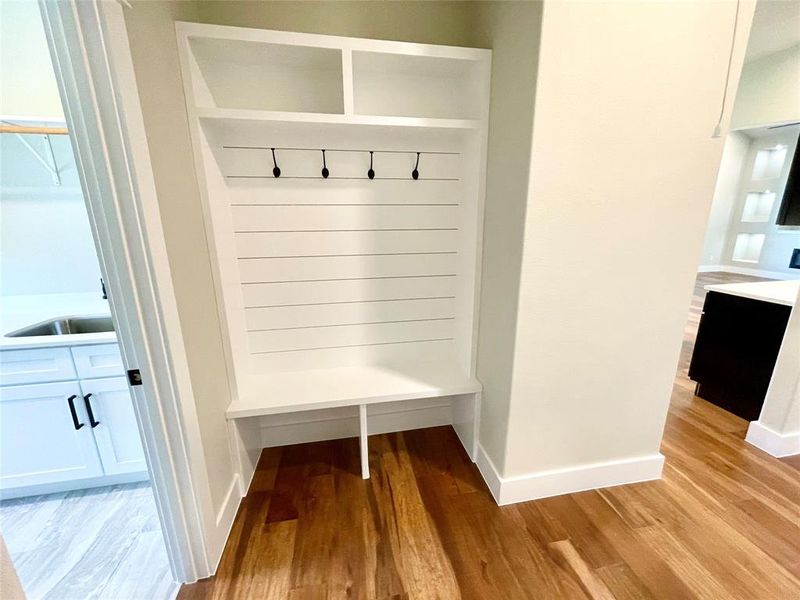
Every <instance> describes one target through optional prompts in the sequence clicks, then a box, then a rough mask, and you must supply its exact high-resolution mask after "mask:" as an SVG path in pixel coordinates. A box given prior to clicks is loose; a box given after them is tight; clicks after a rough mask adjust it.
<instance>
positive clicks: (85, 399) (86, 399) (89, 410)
mask: <svg viewBox="0 0 800 600" xmlns="http://www.w3.org/2000/svg"><path fill="white" fill-rule="evenodd" d="M91 397H92V395H91V394H86V395H85V396H84V397H83V403H84V404H85V405H86V412H87V413H88V415H89V424H90V425H91V426H92V429H94V428H95V427H97V426H98V425H100V421H95V420H94V413H93V412H92V403H91V401H90V400H89V398H91Z"/></svg>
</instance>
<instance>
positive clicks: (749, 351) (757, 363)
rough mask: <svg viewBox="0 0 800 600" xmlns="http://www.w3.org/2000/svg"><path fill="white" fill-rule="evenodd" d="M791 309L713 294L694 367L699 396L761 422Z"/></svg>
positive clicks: (705, 309)
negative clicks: (763, 407) (768, 388)
mask: <svg viewBox="0 0 800 600" xmlns="http://www.w3.org/2000/svg"><path fill="white" fill-rule="evenodd" d="M791 310H792V309H791V307H790V306H785V305H783V304H775V303H772V302H765V301H762V300H752V299H750V298H742V297H739V296H733V295H730V294H724V293H720V292H713V291H710V292H708V293H707V294H706V300H705V304H704V305H703V316H702V318H701V320H700V327H699V329H698V332H697V340H696V342H695V346H694V354H692V362H691V365H690V366H689V377H690V378H691V379H692V380H694V381H696V382H697V384H698V386H697V395H698V396H700V397H701V398H703V399H704V400H708V401H709V402H712V403H714V404H716V405H717V406H720V407H722V408H724V409H725V410H728V411H730V412H732V413H733V414H735V415H738V416H740V417H742V418H744V419H747V420H748V421H754V420H756V419H758V416H759V414H760V413H761V407H762V405H763V404H764V396H765V395H766V393H767V387H768V386H769V381H770V378H771V377H772V371H773V369H774V368H775V360H776V359H777V357H778V351H779V350H780V347H781V341H782V340H783V334H784V332H785V330H786V323H787V321H788V320H789V313H790V312H791Z"/></svg>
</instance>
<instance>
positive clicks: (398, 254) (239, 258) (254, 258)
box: [237, 250, 458, 260]
mask: <svg viewBox="0 0 800 600" xmlns="http://www.w3.org/2000/svg"><path fill="white" fill-rule="evenodd" d="M425 254H458V251H457V250H444V251H441V252H375V253H372V254H298V255H295V256H239V257H238V258H237V260H277V259H283V258H340V257H345V256H422V255H425Z"/></svg>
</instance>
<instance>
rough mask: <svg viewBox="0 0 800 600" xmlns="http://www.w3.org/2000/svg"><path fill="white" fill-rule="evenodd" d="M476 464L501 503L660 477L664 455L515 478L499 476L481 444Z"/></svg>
mask: <svg viewBox="0 0 800 600" xmlns="http://www.w3.org/2000/svg"><path fill="white" fill-rule="evenodd" d="M477 465H478V470H479V471H480V472H481V475H483V479H484V480H485V481H486V485H488V486H489V490H490V491H491V492H492V496H494V499H495V500H496V501H497V503H498V504H499V505H501V506H502V505H504V504H514V503H516V502H525V501H527V500H536V499H537V498H547V497H548V496H560V495H562V494H571V493H574V492H583V491H586V490H594V489H598V488H605V487H612V486H615V485H624V484H628V483H637V482H640V481H651V480H653V479H660V478H661V470H662V468H663V467H664V456H663V455H662V454H660V453H658V454H652V455H650V456H642V457H637V458H631V459H624V460H615V461H609V462H601V463H591V464H586V465H580V466H577V467H569V468H565V469H553V470H550V471H542V472H539V473H530V474H528V475H518V476H516V477H501V476H500V474H499V472H498V471H497V468H496V467H495V466H494V464H493V463H492V460H491V459H490V458H489V456H488V455H487V454H486V452H485V451H484V449H483V447H481V446H479V447H478V460H477Z"/></svg>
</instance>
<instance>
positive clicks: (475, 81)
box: [353, 50, 486, 119]
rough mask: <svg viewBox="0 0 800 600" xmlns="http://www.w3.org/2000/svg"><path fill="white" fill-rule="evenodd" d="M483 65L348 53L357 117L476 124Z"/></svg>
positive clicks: (481, 96) (481, 106) (480, 108)
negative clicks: (405, 118) (411, 118)
mask: <svg viewBox="0 0 800 600" xmlns="http://www.w3.org/2000/svg"><path fill="white" fill-rule="evenodd" d="M482 68H483V63H482V62H481V61H477V60H469V59H463V58H451V57H440V56H414V55H408V54H395V53H384V52H373V51H363V50H353V103H354V111H355V113H356V114H357V115H384V116H395V117H420V118H435V119H438V118H447V119H481V118H483V117H484V114H483V111H484V109H485V105H486V90H485V86H484V87H481V84H483V83H484V82H485V78H484V77H483V74H482V72H481V69H482Z"/></svg>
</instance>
